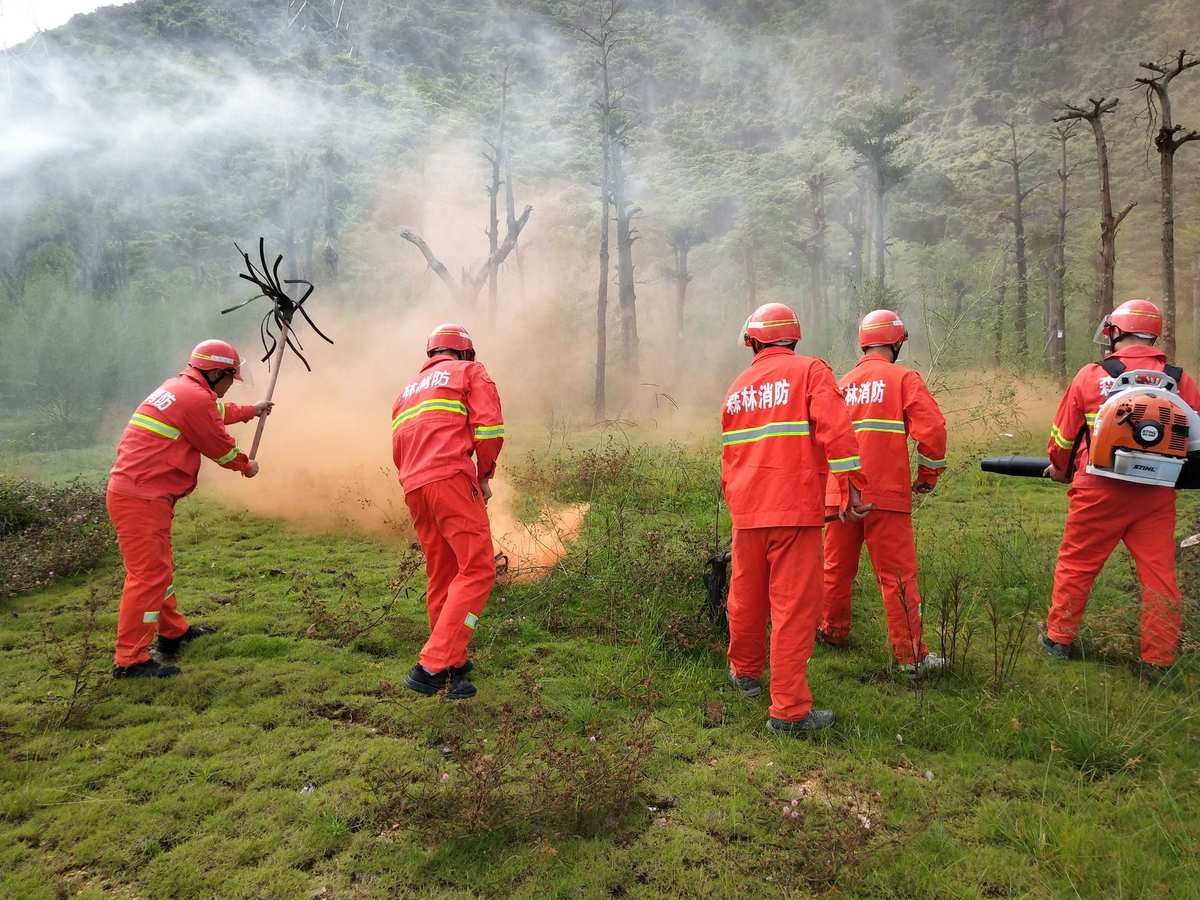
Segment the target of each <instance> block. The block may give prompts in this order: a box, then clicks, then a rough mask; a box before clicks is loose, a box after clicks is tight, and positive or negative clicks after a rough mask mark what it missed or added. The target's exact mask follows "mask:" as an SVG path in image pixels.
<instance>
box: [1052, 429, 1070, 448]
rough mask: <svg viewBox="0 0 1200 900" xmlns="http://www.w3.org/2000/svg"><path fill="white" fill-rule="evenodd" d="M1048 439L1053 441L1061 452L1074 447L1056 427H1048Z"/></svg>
mask: <svg viewBox="0 0 1200 900" xmlns="http://www.w3.org/2000/svg"><path fill="white" fill-rule="evenodd" d="M1050 439H1051V440H1053V441H1054V443H1056V444H1057V445H1058V446H1059V447H1061V448H1062V449H1063V450H1070V449H1071V447H1072V446H1074V445H1073V444H1072V443H1071V441H1068V440H1067V439H1066V438H1065V437H1063V433H1062V430H1061V429H1060V428H1059V427H1058V426H1057V425H1053V424H1052V425H1051V426H1050Z"/></svg>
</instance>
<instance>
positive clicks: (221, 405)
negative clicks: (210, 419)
mask: <svg viewBox="0 0 1200 900" xmlns="http://www.w3.org/2000/svg"><path fill="white" fill-rule="evenodd" d="M217 417H218V418H219V419H220V420H221V421H222V422H224V421H225V401H224V400H221V399H218V400H217Z"/></svg>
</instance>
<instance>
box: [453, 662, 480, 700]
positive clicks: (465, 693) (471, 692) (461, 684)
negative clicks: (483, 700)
mask: <svg viewBox="0 0 1200 900" xmlns="http://www.w3.org/2000/svg"><path fill="white" fill-rule="evenodd" d="M461 671H462V670H461V669H451V670H450V686H449V687H448V688H446V699H447V700H469V699H470V698H471V697H474V696H475V685H473V684H471V682H469V681H467V677H466V674H465V673H464V674H458V673H459V672H461Z"/></svg>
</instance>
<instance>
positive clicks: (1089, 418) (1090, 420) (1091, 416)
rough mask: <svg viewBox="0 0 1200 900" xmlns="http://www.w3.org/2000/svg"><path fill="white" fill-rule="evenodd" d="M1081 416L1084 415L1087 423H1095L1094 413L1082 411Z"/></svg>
mask: <svg viewBox="0 0 1200 900" xmlns="http://www.w3.org/2000/svg"><path fill="white" fill-rule="evenodd" d="M1083 417H1084V419H1086V420H1087V423H1088V424H1089V425H1095V424H1096V413H1084V414H1083Z"/></svg>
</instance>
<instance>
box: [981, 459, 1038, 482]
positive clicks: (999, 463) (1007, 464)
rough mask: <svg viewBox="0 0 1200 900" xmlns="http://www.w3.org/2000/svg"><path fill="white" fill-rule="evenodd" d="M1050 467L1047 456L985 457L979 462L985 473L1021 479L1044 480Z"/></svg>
mask: <svg viewBox="0 0 1200 900" xmlns="http://www.w3.org/2000/svg"><path fill="white" fill-rule="evenodd" d="M1048 465H1050V458H1049V457H1047V456H985V457H984V458H983V459H981V460H980V461H979V467H980V468H981V469H983V471H985V472H994V473H996V474H997V475H1016V476H1018V477H1020V478H1042V477H1044V475H1043V473H1044V472H1045V471H1046V466H1048Z"/></svg>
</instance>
